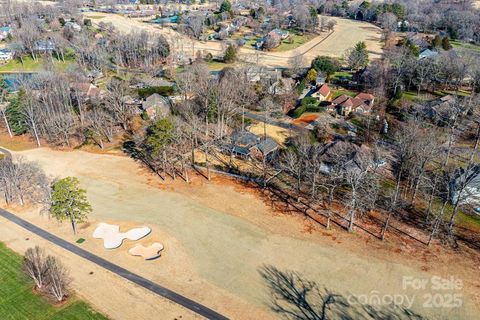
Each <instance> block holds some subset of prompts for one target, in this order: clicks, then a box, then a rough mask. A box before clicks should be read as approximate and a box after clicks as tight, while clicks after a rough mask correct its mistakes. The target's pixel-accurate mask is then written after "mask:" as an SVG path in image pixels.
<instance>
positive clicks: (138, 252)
mask: <svg viewBox="0 0 480 320" xmlns="http://www.w3.org/2000/svg"><path fill="white" fill-rule="evenodd" d="M162 250H163V245H162V244H161V243H158V242H154V243H153V244H152V245H150V246H148V247H144V246H143V245H141V244H139V245H136V246H135V247H133V248H132V249H130V250H128V253H130V254H131V255H132V256H141V257H142V258H143V259H145V260H153V259H157V258H158V257H160V251H162Z"/></svg>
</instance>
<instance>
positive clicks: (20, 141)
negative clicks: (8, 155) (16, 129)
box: [0, 128, 37, 151]
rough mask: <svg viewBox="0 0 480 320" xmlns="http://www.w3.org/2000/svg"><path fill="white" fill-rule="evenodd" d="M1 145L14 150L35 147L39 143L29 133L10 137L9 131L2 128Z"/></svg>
mask: <svg viewBox="0 0 480 320" xmlns="http://www.w3.org/2000/svg"><path fill="white" fill-rule="evenodd" d="M0 147H4V148H6V149H8V150H12V151H23V150H29V149H34V148H36V147H37V145H36V143H35V141H33V139H31V138H30V136H28V135H21V136H13V137H11V138H10V136H9V135H8V132H7V131H6V130H5V129H3V128H2V129H1V130H0Z"/></svg>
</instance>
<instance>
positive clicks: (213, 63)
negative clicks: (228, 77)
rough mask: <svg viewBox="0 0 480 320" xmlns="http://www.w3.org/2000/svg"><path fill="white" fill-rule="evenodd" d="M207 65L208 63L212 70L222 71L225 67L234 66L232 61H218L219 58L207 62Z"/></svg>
mask: <svg viewBox="0 0 480 320" xmlns="http://www.w3.org/2000/svg"><path fill="white" fill-rule="evenodd" d="M207 65H208V69H210V71H220V70H222V69H223V68H226V67H231V66H233V64H232V63H224V62H222V61H217V60H213V61H209V62H207Z"/></svg>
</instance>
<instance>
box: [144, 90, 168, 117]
mask: <svg viewBox="0 0 480 320" xmlns="http://www.w3.org/2000/svg"><path fill="white" fill-rule="evenodd" d="M142 110H143V111H144V112H145V113H146V114H147V115H148V118H149V119H155V118H156V117H160V118H164V117H167V116H168V115H170V113H171V110H172V103H171V101H170V99H169V98H167V97H163V96H161V95H159V94H158V93H154V94H152V95H151V96H149V97H148V98H147V99H145V101H144V102H142Z"/></svg>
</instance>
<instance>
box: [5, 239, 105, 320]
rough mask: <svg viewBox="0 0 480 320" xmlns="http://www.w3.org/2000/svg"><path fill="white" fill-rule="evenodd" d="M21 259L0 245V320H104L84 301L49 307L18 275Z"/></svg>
mask: <svg viewBox="0 0 480 320" xmlns="http://www.w3.org/2000/svg"><path fill="white" fill-rule="evenodd" d="M21 264H22V257H21V256H20V255H18V254H16V253H15V252H13V251H12V250H10V249H8V248H7V247H5V245H4V244H3V243H0V319H2V320H17V319H18V320H20V319H21V320H24V319H28V320H97V319H98V320H104V319H107V318H106V317H104V316H103V315H101V314H99V313H97V312H95V311H94V310H92V309H91V308H90V307H89V306H88V305H87V304H86V303H85V302H83V301H79V300H77V299H75V297H73V298H71V301H70V302H68V303H66V304H65V305H63V306H59V307H56V306H52V305H51V304H50V303H49V302H48V301H47V300H46V299H45V298H44V297H42V296H39V295H36V294H34V293H33V291H32V284H31V282H30V281H29V280H28V279H27V278H26V277H25V276H24V275H23V273H22V272H21V270H20V269H21Z"/></svg>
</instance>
